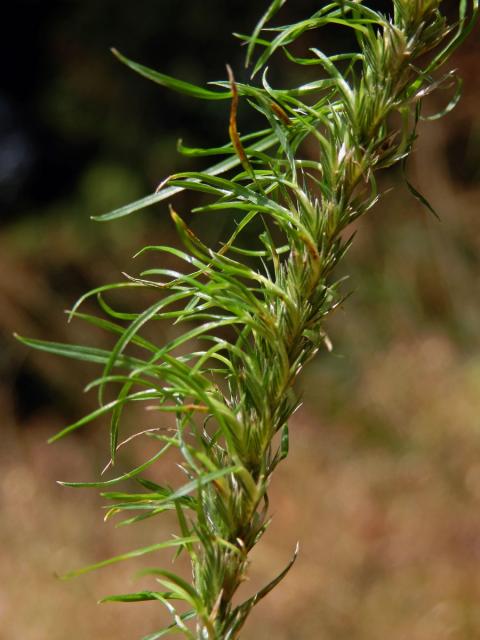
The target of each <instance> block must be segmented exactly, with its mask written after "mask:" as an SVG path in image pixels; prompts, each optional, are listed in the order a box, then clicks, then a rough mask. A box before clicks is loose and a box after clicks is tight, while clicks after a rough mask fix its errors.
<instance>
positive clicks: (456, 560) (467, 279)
mask: <svg viewBox="0 0 480 640" xmlns="http://www.w3.org/2000/svg"><path fill="white" fill-rule="evenodd" d="M381 4H382V3H379V2H378V3H377V6H380V5H381ZM384 4H385V3H384ZM455 4H456V3H455V2H446V3H445V5H446V6H447V8H452V7H454V6H455ZM316 6H317V3H316V2H314V1H313V0H302V1H301V2H300V1H297V0H296V1H295V2H294V1H293V0H291V1H290V3H289V5H288V4H287V7H286V8H285V10H284V19H285V20H290V19H291V20H293V19H295V18H298V17H299V16H305V15H308V13H310V12H311V11H312V10H313V9H314V8H315V7H316ZM262 9H263V3H258V2H255V1H254V0H250V1H249V2H240V0H229V1H228V2H226V1H225V0H202V1H200V0H191V1H190V2H188V3H183V5H182V7H181V8H180V9H179V3H178V2H174V1H173V0H160V1H158V0H157V1H156V2H155V1H154V0H137V2H136V3H135V4H132V3H118V2H114V0H103V1H102V2H96V1H95V0H83V2H81V3H80V2H66V1H63V2H62V1H59V0H50V1H49V2H48V3H42V2H40V1H35V0H31V1H28V0H19V1H17V3H15V5H14V6H13V7H11V12H12V13H11V16H10V19H9V22H8V24H5V27H6V28H5V33H4V34H3V38H2V42H1V45H0V46H1V47H2V49H3V51H2V56H1V59H2V65H3V73H2V86H1V88H0V205H1V210H0V214H1V219H0V225H1V226H0V300H1V314H0V343H1V347H2V349H1V352H0V406H1V414H2V445H1V448H0V463H1V469H2V475H1V484H0V506H1V520H0V620H1V624H0V638H1V640H9V639H10V638H22V640H47V639H48V640H65V639H66V638H68V640H92V639H95V640H97V639H98V640H100V639H101V640H113V639H114V638H115V639H116V640H118V639H119V638H121V639H122V640H123V639H124V638H125V639H128V638H138V637H140V636H141V635H142V634H147V633H148V632H151V631H154V630H156V629H158V628H160V627H161V626H162V623H163V621H164V620H165V616H164V614H163V611H162V610H159V606H152V605H149V604H136V605H116V604H110V605H103V606H101V607H99V606H97V605H96V604H95V601H96V600H97V599H99V598H100V597H102V596H103V595H106V594H108V593H112V592H113V593H115V592H126V591H129V590H137V589H138V587H139V584H140V583H139V581H138V580H136V579H135V578H134V577H133V573H134V570H135V568H136V567H138V566H149V565H150V564H151V563H152V562H153V560H155V561H156V562H157V561H158V562H160V563H161V562H169V559H168V556H165V557H163V558H162V557H159V558H148V559H146V560H144V561H142V562H138V563H126V564H124V565H118V566H117V567H113V568H110V569H106V570H104V571H102V572H99V573H96V574H92V575H90V576H86V577H83V578H78V579H77V580H74V581H71V582H66V583H65V582H61V581H59V580H58V579H57V578H56V577H55V574H61V573H63V572H65V571H67V570H70V569H72V568H76V567H79V566H82V565H83V564H86V563H90V562H94V561H97V560H100V559H102V558H105V557H108V556H109V555H112V554H115V553H120V552H122V551H127V550H129V549H131V548H134V547H136V546H140V545H146V544H151V543H154V542H156V541H158V540H160V539H162V537H163V536H164V535H165V534H168V533H169V531H170V527H172V526H173V522H172V521H171V520H169V519H168V517H166V518H165V519H164V520H161V519H159V520H157V522H155V521H154V520H151V521H147V522H146V523H144V524H141V525H138V526H137V527H136V528H135V527H132V528H128V527H126V528H120V529H119V528H115V526H114V523H112V522H108V523H106V524H104V523H103V521H102V515H103V513H102V510H101V507H102V501H101V499H100V498H98V497H97V495H96V493H95V492H92V493H90V492H89V491H87V490H83V491H78V492H76V491H74V490H68V489H62V488H60V487H58V485H56V484H55V480H58V479H61V480H72V479H77V480H80V479H81V480H88V479H94V478H95V477H97V475H98V472H99V470H100V469H101V468H102V467H103V466H104V464H105V462H106V460H107V450H108V443H107V433H106V428H105V425H102V424H95V425H91V426H89V427H88V428H85V429H83V430H81V431H79V432H78V433H77V434H75V435H74V436H72V437H70V438H67V439H66V440H64V441H61V442H59V443H58V444H55V445H51V446H49V445H47V444H46V439H47V438H48V437H49V436H50V435H52V434H53V433H55V432H56V431H57V430H58V429H60V428H61V427H62V426H64V425H65V424H68V423H69V422H71V421H72V420H74V419H76V418H78V417H80V416H81V415H82V414H83V413H84V412H85V411H86V410H88V409H89V408H92V407H93V406H94V402H95V398H94V397H93V396H92V394H89V395H88V394H87V395H85V394H83V393H82V388H83V385H84V384H85V383H86V382H87V381H88V380H89V379H90V377H91V374H92V370H91V369H90V368H89V367H86V366H84V365H82V364H80V363H76V362H74V361H62V360H59V359H55V358H50V357H47V356H46V355H42V354H37V353H32V352H29V351H28V350H27V349H26V348H24V347H22V346H21V345H19V344H17V343H15V341H14V340H13V339H12V337H11V334H12V332H13V331H17V332H19V333H21V334H24V335H29V336H34V337H39V338H44V339H54V340H58V341H72V342H84V341H88V340H91V341H92V342H94V343H95V344H99V345H102V344H107V343H106V342H105V339H104V338H102V336H100V335H97V334H96V333H95V334H94V333H93V332H91V330H90V329H88V327H86V326H85V325H81V324H80V323H78V322H74V323H72V324H70V325H67V324H66V322H65V316H64V314H63V310H64V309H66V308H69V307H70V306H71V304H72V303H73V301H74V300H75V299H76V298H77V297H78V296H79V295H80V294H81V293H83V292H84V291H86V290H87V289H89V288H92V287H94V286H96V285H99V284H102V283H105V282H111V281H116V280H119V279H121V272H122V271H129V272H131V273H135V271H136V269H137V267H136V264H135V263H133V262H132V261H131V256H132V254H133V253H134V252H135V251H136V250H138V249H139V248H141V247H142V246H143V245H144V244H147V243H150V242H151V241H152V238H153V239H155V241H157V242H158V243H170V242H172V243H175V242H176V239H175V235H174V232H173V229H172V227H171V225H170V223H169V221H168V216H167V214H166V206H164V205H159V206H157V207H155V208H153V209H151V210H147V211H145V212H143V213H138V214H136V215H134V216H132V217H131V218H127V219H124V220H123V221H117V222H112V223H108V224H99V223H94V222H91V221H90V219H89V216H90V215H91V214H98V213H103V212H105V211H108V210H110V209H112V208H114V207H115V206H118V205H121V204H124V203H126V202H129V201H130V200H132V199H135V198H137V197H141V196H143V195H145V194H147V193H149V192H151V190H152V188H153V187H154V186H156V184H158V182H159V181H160V180H161V179H162V178H163V177H164V176H165V175H168V174H169V173H171V172H172V171H173V170H175V169H178V168H180V167H182V168H187V167H188V168H190V167H200V166H202V165H201V164H200V162H198V163H196V162H195V163H194V162H192V161H191V160H189V159H186V158H181V157H179V156H178V155H177V154H176V152H175V144H176V139H177V138H179V137H183V138H184V140H185V142H186V143H187V144H190V145H195V144H199V145H204V146H213V145H216V144H220V143H223V142H224V140H225V138H226V135H227V133H226V129H227V114H226V107H225V105H224V104H214V105H209V104H205V103H202V102H195V101H190V100H189V99H188V98H185V97H182V96H177V95H172V94H170V93H168V92H167V91H166V90H163V89H162V88H160V87H156V86H154V85H153V84H151V83H149V82H147V81H145V80H143V79H141V78H139V77H136V76H135V75H134V74H133V73H131V72H129V71H128V70H127V69H125V68H123V67H122V66H120V65H119V64H118V63H117V62H116V61H115V60H114V59H113V56H111V55H110V54H109V52H108V48H109V47H110V46H112V45H114V46H116V47H118V48H119V49H120V50H121V51H123V52H124V53H125V54H127V55H128V56H130V57H132V58H133V59H137V60H139V61H142V62H144V63H146V64H149V65H151V66H153V67H156V68H159V69H161V70H162V71H164V72H166V73H170V74H172V75H176V76H179V77H182V78H185V79H188V80H190V81H193V82H198V83H205V82H206V81H208V80H214V79H220V78H223V77H224V75H225V72H224V64H225V62H229V63H230V64H231V65H232V66H233V67H234V68H235V70H236V73H237V77H239V78H241V77H242V73H244V72H243V71H242V67H243V53H244V52H243V51H242V49H241V48H240V46H239V45H238V43H236V42H235V41H234V40H233V39H232V37H231V35H230V34H231V32H232V31H240V32H249V31H251V29H252V27H253V25H254V24H255V21H256V19H257V18H258V14H259V12H260V11H261V10H262ZM479 34H480V31H479V29H477V30H476V33H475V34H474V35H473V36H472V37H471V38H470V40H469V42H468V43H467V44H466V45H465V46H464V47H463V48H462V50H461V51H460V52H459V53H458V54H457V55H456V56H455V59H454V60H453V61H452V62H451V65H450V66H451V67H456V68H458V70H459V74H460V75H461V76H462V77H463V79H464V82H465V86H464V96H463V99H462V101H461V103H460V105H459V106H458V107H457V109H456V110H455V111H454V112H453V113H451V114H450V115H448V116H447V117H446V118H445V119H443V120H440V121H437V122H431V123H424V124H422V125H421V127H420V131H419V134H420V138H419V141H418V145H417V149H416V152H415V153H414V155H413V156H412V158H411V159H410V161H409V165H408V174H409V178H410V179H411V181H412V182H413V183H414V184H415V186H416V187H417V188H419V190H420V191H421V192H422V193H423V194H424V195H425V196H427V198H428V199H429V200H430V201H431V203H432V205H433V206H434V207H435V208H436V210H437V211H438V213H439V215H440V218H441V221H440V222H438V221H437V220H436V219H435V218H433V216H431V215H430V214H429V213H428V212H427V211H426V210H425V209H424V208H422V207H421V206H419V204H418V203H417V201H416V200H414V199H413V198H412V196H411V195H410V193H409V192H408V190H407V188H406V187H405V185H404V184H403V182H402V175H401V172H400V171H399V170H398V169H395V170H392V171H389V172H386V173H385V174H384V175H383V176H382V178H381V181H380V186H381V189H382V190H384V191H386V190H388V189H390V188H392V190H391V191H389V192H388V193H387V194H386V195H385V197H384V198H383V200H382V201H381V203H380V204H379V205H378V206H377V207H376V209H375V211H374V212H372V214H371V215H370V217H368V219H364V220H362V221H361V222H360V224H359V225H358V235H357V239H356V242H355V245H354V247H353V249H352V251H351V253H350V254H349V256H348V257H347V258H346V260H345V263H344V264H343V266H342V268H341V270H342V273H345V274H350V275H351V278H350V280H349V283H348V285H347V287H348V288H350V289H351V290H352V291H353V293H354V295H353V296H351V297H350V298H349V299H348V301H347V302H346V303H345V305H344V307H343V309H342V310H341V311H340V312H338V313H337V314H336V315H335V316H334V317H333V318H332V319H331V321H330V323H329V330H330V333H331V337H332V339H333V342H334V345H335V350H334V352H333V353H332V354H326V353H323V354H321V356H320V357H319V358H318V359H317V360H316V361H315V362H314V363H313V364H312V365H311V366H310V367H309V369H308V371H307V372H306V373H305V375H304V376H303V379H302V382H301V390H302V393H303V396H304V405H303V408H302V409H301V410H300V411H299V412H298V413H297V414H296V416H295V418H294V420H293V424H292V443H291V455H290V457H289V459H288V460H287V461H286V462H285V463H284V465H283V467H282V468H281V470H280V471H279V472H278V474H277V477H276V479H275V481H274V483H273V487H272V510H273V512H274V514H275V518H274V521H273V524H272V525H271V528H270V530H269V532H268V533H267V535H266V537H265V539H264V541H263V543H262V544H261V545H259V547H258V549H257V550H256V551H255V553H254V562H253V564H252V569H251V582H250V583H249V584H247V585H246V586H245V592H248V591H249V590H252V589H253V588H254V587H255V586H256V585H259V584H261V583H263V582H265V581H267V580H268V579H269V578H270V577H272V576H273V575H274V574H275V573H276V572H278V571H279V570H280V569H281V568H282V567H283V566H284V564H285V563H286V562H287V561H288V559H289V557H290V555H291V553H292V551H293V548H294V546H295V543H296V541H297V540H299V541H300V543H301V552H300V556H299V559H298V561H297V564H296V566H295V567H294V569H293V570H292V572H291V573H290V575H289V576H288V578H287V579H286V580H285V582H284V583H283V584H282V585H281V586H280V587H278V588H277V589H276V590H275V591H274V592H273V593H272V594H271V595H270V596H269V598H268V599H267V600H265V601H264V602H263V603H262V604H261V605H260V606H259V607H258V609H257V611H256V613H255V614H254V615H253V617H252V620H251V622H250V623H249V625H248V626H247V628H246V629H245V632H244V635H243V637H244V638H245V640H254V639H255V640H256V639H257V638H259V639H260V638H262V639H263V638H265V640H269V639H272V640H273V639H274V638H275V640H287V639H288V640H290V639H291V640H293V639H295V640H297V639H301V640H310V639H312V640H313V639H316V640H317V639H322V640H343V639H345V640H347V639H348V640H384V639H385V638H388V639H389V640H407V639H408V640H447V639H448V640H470V639H471V640H475V639H477V638H480V512H479V506H480V429H479V427H480V424H479V412H480V411H479V410H480V350H479V344H480V324H479V319H480V299H479V293H480V290H479V279H480V219H479V213H480V211H479V204H480V116H479V107H480V83H479V82H478V67H479V62H480V57H479V53H480V46H479ZM316 37H317V36H316ZM334 37H335V42H332V41H329V38H330V40H331V35H329V33H328V32H324V33H323V34H322V39H321V41H320V42H318V41H317V40H315V41H314V42H315V44H316V45H317V46H326V47H328V46H338V47H342V46H347V45H346V43H345V42H342V41H340V42H339V41H338V34H335V36H334ZM323 39H324V40H323ZM274 73H276V74H277V78H278V77H279V76H280V77H281V79H282V80H281V81H282V82H284V84H286V85H288V82H289V79H290V74H292V73H293V71H292V68H291V67H290V66H287V65H286V66H285V67H284V69H282V68H277V69H276V70H274ZM448 99H449V96H448V92H439V93H438V95H436V96H435V97H434V98H433V99H432V100H431V101H430V103H429V104H428V107H427V108H428V110H429V111H430V112H433V111H434V110H435V109H436V108H438V109H440V108H442V106H443V105H444V104H445V103H446V102H448ZM250 117H251V116H249V114H248V110H247V108H246V107H245V106H243V107H242V113H241V118H242V120H241V126H242V129H243V130H244V131H248V129H249V123H250V120H249V118H250ZM192 204H193V201H191V200H188V199H183V200H180V201H179V202H177V206H178V208H179V210H181V211H185V210H186V209H188V207H189V206H191V205H192ZM212 223H213V224H214V225H215V224H217V225H218V222H217V223H215V220H213V219H210V220H209V222H208V224H212ZM192 224H193V225H194V226H195V225H196V228H197V229H198V230H199V231H201V232H203V231H205V232H206V233H208V229H203V228H202V225H205V224H206V223H205V222H204V220H202V221H198V220H194V221H192ZM125 304H128V303H127V302H125ZM160 339H161V337H160ZM102 341H103V342H102ZM129 419H130V420H137V422H138V420H139V419H140V418H139V417H138V416H136V417H131V418H129ZM127 426H128V425H127ZM144 455H145V452H144V451H142V448H141V446H139V445H138V446H137V447H136V448H134V449H132V450H131V451H130V452H129V454H128V456H126V457H125V458H124V460H123V462H122V463H121V464H123V465H125V468H127V467H130V466H132V465H133V464H134V463H135V462H136V461H139V460H141V459H142V458H143V456H144ZM161 472H162V471H161V470H160V473H161Z"/></svg>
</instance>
